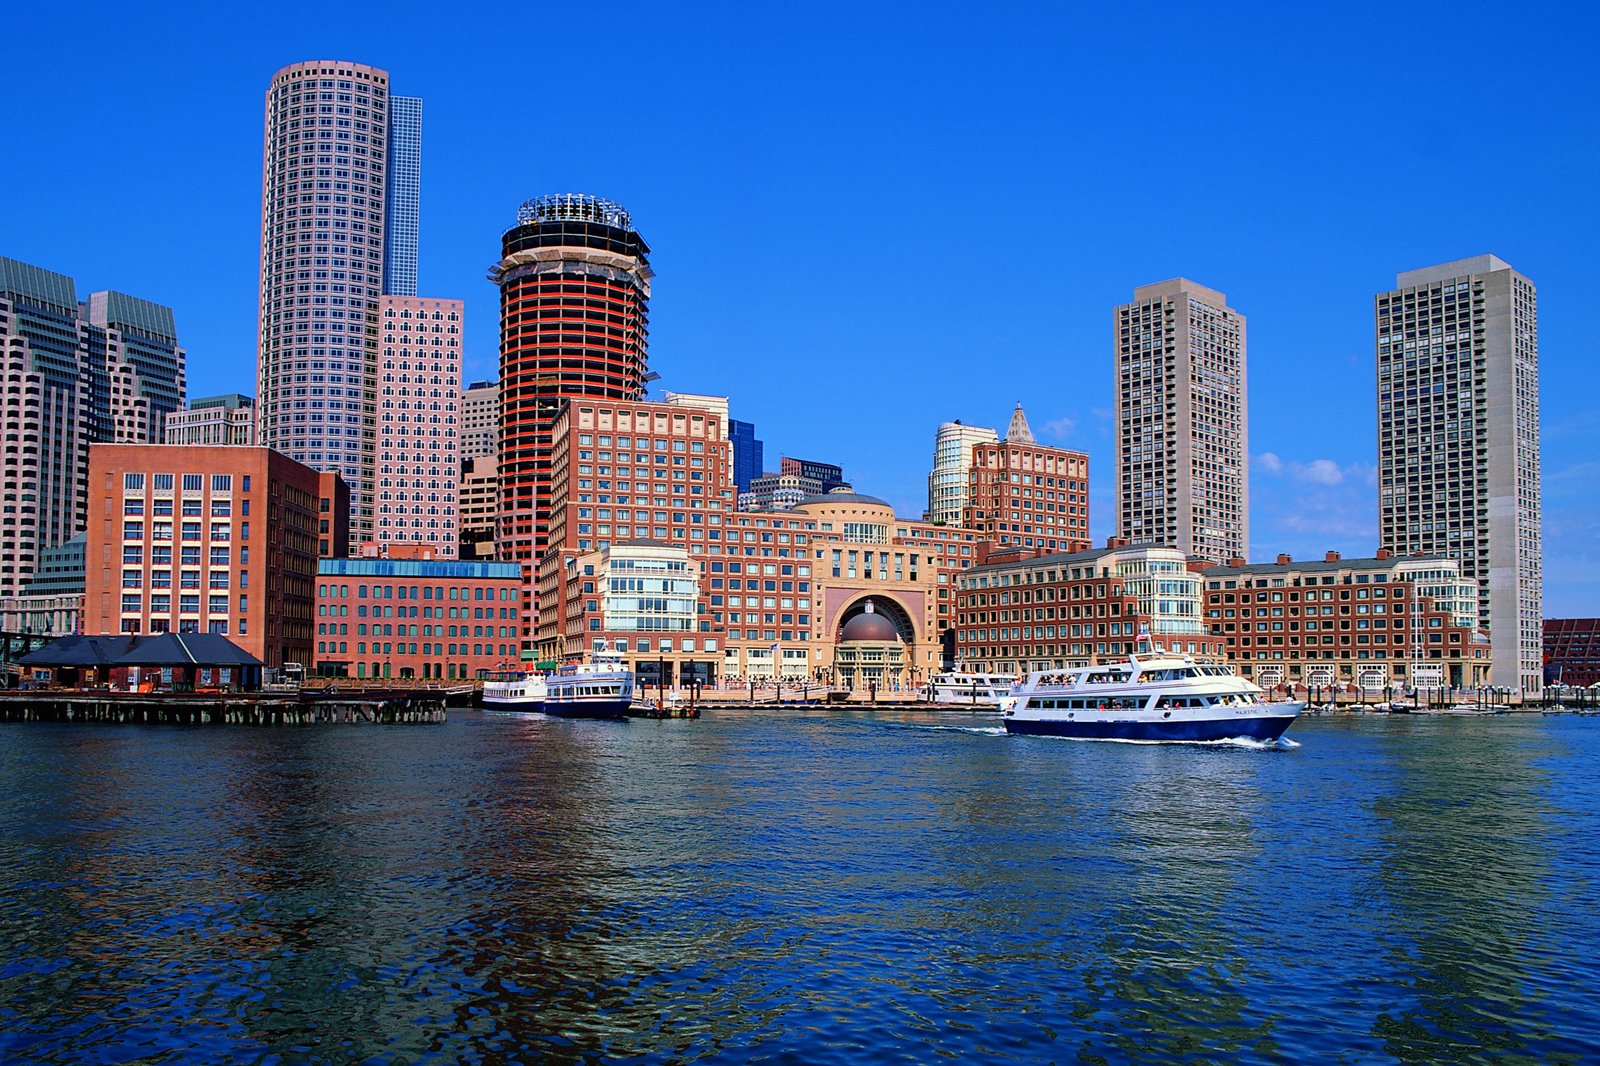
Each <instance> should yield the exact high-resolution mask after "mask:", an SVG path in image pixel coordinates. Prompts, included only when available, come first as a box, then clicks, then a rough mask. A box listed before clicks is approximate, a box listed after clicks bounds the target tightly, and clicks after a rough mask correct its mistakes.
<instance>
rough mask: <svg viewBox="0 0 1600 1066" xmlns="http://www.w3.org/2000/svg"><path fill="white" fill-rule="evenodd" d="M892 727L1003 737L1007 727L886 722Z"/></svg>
mask: <svg viewBox="0 0 1600 1066" xmlns="http://www.w3.org/2000/svg"><path fill="white" fill-rule="evenodd" d="M886 724H888V726H889V728H891V729H911V730H915V731H918V732H931V733H970V734H972V735H973V736H980V737H1003V736H1005V735H1006V727H1005V726H1003V725H935V724H933V723H930V722H893V723H886Z"/></svg>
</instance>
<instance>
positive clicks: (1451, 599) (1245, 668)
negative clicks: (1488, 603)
mask: <svg viewBox="0 0 1600 1066" xmlns="http://www.w3.org/2000/svg"><path fill="white" fill-rule="evenodd" d="M1204 574H1205V586H1206V622H1207V624H1208V625H1209V626H1210V628H1211V631H1212V633H1214V634H1216V635H1217V636H1219V637H1221V638H1222V640H1223V642H1224V645H1225V650H1226V652H1227V655H1228V658H1229V659H1230V660H1232V661H1233V663H1234V665H1235V666H1236V667H1237V668H1238V670H1239V672H1240V673H1241V674H1242V675H1244V676H1245V677H1248V678H1250V679H1251V680H1253V681H1255V682H1256V684H1258V685H1261V686H1262V687H1263V688H1267V687H1271V686H1275V685H1299V686H1310V685H1318V686H1324V685H1339V686H1348V685H1356V686H1360V687H1363V688H1366V689H1371V690H1377V689H1382V688H1385V687H1388V686H1391V685H1393V686H1396V687H1406V688H1408V687H1415V686H1422V687H1432V686H1440V687H1454V688H1471V687H1475V686H1478V685H1482V684H1487V683H1491V680H1492V679H1491V678H1490V677H1489V644H1488V641H1487V640H1486V639H1484V637H1483V636H1482V634H1481V633H1479V632H1478V631H1477V630H1476V629H1475V628H1474V626H1473V621H1474V620H1475V619H1476V616H1477V587H1476V585H1474V584H1473V583H1472V582H1470V581H1464V580H1463V579H1462V578H1461V573H1460V569H1459V564H1458V563H1457V562H1456V561H1455V560H1452V559H1446V558H1443V557H1434V556H1405V557H1399V556H1391V555H1390V554H1389V553H1388V552H1385V551H1380V552H1378V554H1377V556H1376V557H1375V558H1371V559H1342V558H1340V556H1339V553H1338V552H1328V553H1327V555H1326V556H1325V557H1324V558H1323V559H1320V560H1316V561H1312V562H1304V563H1297V562H1295V561H1294V560H1292V559H1291V558H1290V557H1289V556H1287V555H1280V556H1278V560H1277V562H1276V563H1244V562H1243V561H1242V560H1238V559H1235V560H1232V561H1231V562H1230V564H1229V565H1228V566H1216V567H1211V568H1209V569H1206V570H1205V571H1204Z"/></svg>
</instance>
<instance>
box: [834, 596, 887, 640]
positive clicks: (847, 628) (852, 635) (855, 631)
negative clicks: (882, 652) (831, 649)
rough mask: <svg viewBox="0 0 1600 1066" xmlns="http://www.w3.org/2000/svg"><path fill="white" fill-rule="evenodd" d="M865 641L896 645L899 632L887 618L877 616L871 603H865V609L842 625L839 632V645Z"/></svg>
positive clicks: (869, 601)
mask: <svg viewBox="0 0 1600 1066" xmlns="http://www.w3.org/2000/svg"><path fill="white" fill-rule="evenodd" d="M855 640H867V641H873V642H876V643H879V644H889V643H894V644H898V643H899V642H900V630H899V629H898V628H897V627H896V626H895V624H894V623H893V622H891V621H889V619H888V618H886V617H884V616H883V615H881V614H877V613H875V612H874V611H873V609H872V601H871V600H868V601H867V609H866V610H865V611H864V612H862V613H861V614H858V615H856V616H855V617H854V618H852V619H850V621H848V622H846V623H845V624H844V628H843V629H841V630H839V643H840V644H847V643H849V642H850V641H855Z"/></svg>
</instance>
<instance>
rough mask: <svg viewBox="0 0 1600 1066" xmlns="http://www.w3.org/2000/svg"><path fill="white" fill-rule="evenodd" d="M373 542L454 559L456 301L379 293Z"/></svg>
mask: <svg viewBox="0 0 1600 1066" xmlns="http://www.w3.org/2000/svg"><path fill="white" fill-rule="evenodd" d="M378 302H379V304H380V305H381V306H382V308H383V311H382V317H381V321H382V326H383V332H382V338H383V355H382V359H383V361H382V364H381V365H380V367H379V375H378V426H377V453H378V465H377V472H376V484H375V489H374V494H375V495H374V503H373V507H374V512H375V513H374V517H373V528H372V540H373V541H374V542H376V543H379V544H388V543H394V542H400V543H413V544H431V545H433V547H434V550H435V553H436V557H437V558H440V559H454V558H455V557H456V548H457V545H458V538H459V531H458V521H459V519H458V515H457V511H456V496H457V493H458V491H459V489H460V485H461V455H460V451H459V447H460V445H459V441H460V425H459V413H458V408H459V406H460V402H461V393H460V392H459V391H458V383H459V382H460V381H461V327H462V321H461V314H462V309H461V301H460V300H438V299H434V298H432V297H428V296H387V295H386V296H384V297H382V298H381V299H380V300H379V301H378Z"/></svg>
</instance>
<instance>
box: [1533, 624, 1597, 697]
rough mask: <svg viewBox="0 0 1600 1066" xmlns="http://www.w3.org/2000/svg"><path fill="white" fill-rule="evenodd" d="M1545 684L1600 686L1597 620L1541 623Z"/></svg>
mask: <svg viewBox="0 0 1600 1066" xmlns="http://www.w3.org/2000/svg"><path fill="white" fill-rule="evenodd" d="M1544 680H1545V684H1547V685H1552V684H1560V685H1575V686H1577V687H1579V688H1586V687H1588V686H1589V685H1593V684H1597V683H1600V618H1546V619H1545V620H1544Z"/></svg>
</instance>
